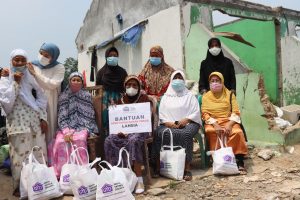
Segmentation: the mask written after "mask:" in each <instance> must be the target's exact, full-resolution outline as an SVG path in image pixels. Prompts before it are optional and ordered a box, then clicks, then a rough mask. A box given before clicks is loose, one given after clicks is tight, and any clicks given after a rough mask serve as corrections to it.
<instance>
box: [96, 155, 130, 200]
mask: <svg viewBox="0 0 300 200" xmlns="http://www.w3.org/2000/svg"><path fill="white" fill-rule="evenodd" d="M101 163H106V165H107V166H108V167H109V169H105V168H103V167H102V166H101ZM99 166H100V167H101V168H102V170H101V173H100V175H99V176H98V177H97V195H96V200H115V199H122V200H133V199H134V196H133V195H132V194H131V192H130V189H129V187H128V184H124V181H125V182H126V176H125V174H124V172H123V170H122V169H121V168H119V167H117V166H114V167H112V166H111V165H110V164H109V163H108V162H106V161H101V162H100V163H99Z"/></svg>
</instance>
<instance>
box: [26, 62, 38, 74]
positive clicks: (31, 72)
mask: <svg viewBox="0 0 300 200" xmlns="http://www.w3.org/2000/svg"><path fill="white" fill-rule="evenodd" d="M26 66H27V69H28V71H29V72H30V74H31V75H32V76H35V74H36V73H35V70H34V67H33V65H32V63H30V62H29V63H27V65H26Z"/></svg>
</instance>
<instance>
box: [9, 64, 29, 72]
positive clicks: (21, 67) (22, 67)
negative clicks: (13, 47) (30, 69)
mask: <svg viewBox="0 0 300 200" xmlns="http://www.w3.org/2000/svg"><path fill="white" fill-rule="evenodd" d="M25 69H26V65H24V66H20V67H14V66H13V67H12V70H13V72H14V73H16V72H21V73H22V72H24V71H25Z"/></svg>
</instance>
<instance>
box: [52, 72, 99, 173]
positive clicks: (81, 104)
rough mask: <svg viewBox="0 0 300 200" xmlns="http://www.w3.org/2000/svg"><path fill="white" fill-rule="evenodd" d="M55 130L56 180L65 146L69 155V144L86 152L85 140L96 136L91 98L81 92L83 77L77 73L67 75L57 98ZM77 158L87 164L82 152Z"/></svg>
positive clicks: (54, 157) (84, 92) (88, 94)
mask: <svg viewBox="0 0 300 200" xmlns="http://www.w3.org/2000/svg"><path fill="white" fill-rule="evenodd" d="M58 127H59V131H57V134H56V140H55V142H54V146H53V157H52V159H53V166H54V169H55V172H56V175H57V177H59V175H60V172H61V168H62V166H63V165H64V164H65V163H66V162H67V160H68V153H67V152H66V146H67V147H68V150H69V152H70V151H71V146H70V142H72V144H73V145H76V146H77V147H84V148H85V149H86V148H87V137H88V136H89V135H90V134H95V133H96V134H98V127H97V124H96V120H95V111H94V107H93V104H92V95H91V94H90V93H89V92H88V91H85V90H84V89H83V76H82V74H81V73H79V72H73V73H72V74H71V75H70V77H69V85H68V87H67V88H66V89H65V91H64V92H63V93H62V94H61V95H60V96H59V100H58ZM80 153H81V152H80ZM80 155H81V159H82V160H83V161H84V162H88V160H87V157H86V155H85V152H82V154H80Z"/></svg>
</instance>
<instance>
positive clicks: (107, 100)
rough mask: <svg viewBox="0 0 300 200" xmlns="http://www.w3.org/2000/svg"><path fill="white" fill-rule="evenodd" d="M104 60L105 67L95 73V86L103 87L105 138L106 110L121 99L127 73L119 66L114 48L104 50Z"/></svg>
mask: <svg viewBox="0 0 300 200" xmlns="http://www.w3.org/2000/svg"><path fill="white" fill-rule="evenodd" d="M105 59H106V62H105V65H104V66H103V67H102V68H101V69H100V70H99V71H98V73H97V77H96V85H103V87H104V94H103V102H102V104H103V113H102V123H103V128H104V131H105V136H107V135H108V130H109V127H108V109H107V108H108V107H109V106H110V105H111V104H115V103H116V102H118V100H119V99H120V98H121V94H122V93H123V92H124V86H123V83H124V80H125V78H126V76H127V72H126V70H125V69H124V68H122V67H120V66H119V52H118V50H117V49H116V48H115V47H111V48H109V49H107V50H106V52H105Z"/></svg>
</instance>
